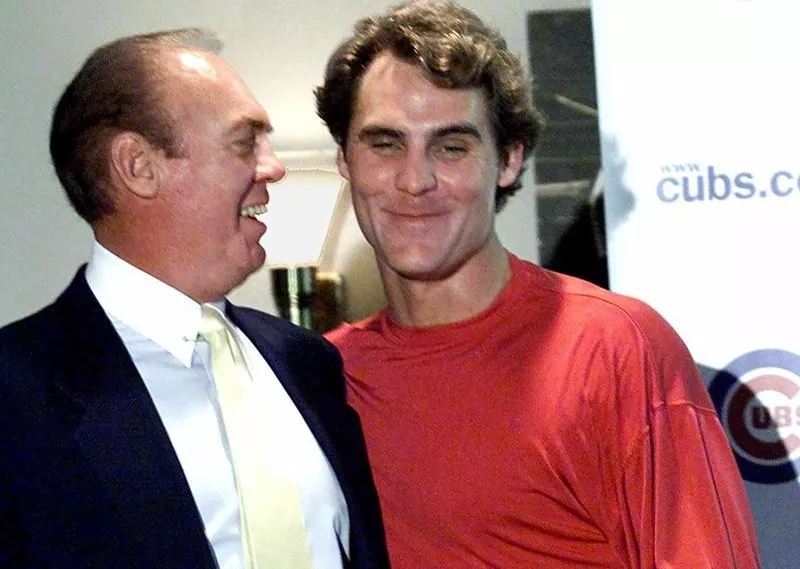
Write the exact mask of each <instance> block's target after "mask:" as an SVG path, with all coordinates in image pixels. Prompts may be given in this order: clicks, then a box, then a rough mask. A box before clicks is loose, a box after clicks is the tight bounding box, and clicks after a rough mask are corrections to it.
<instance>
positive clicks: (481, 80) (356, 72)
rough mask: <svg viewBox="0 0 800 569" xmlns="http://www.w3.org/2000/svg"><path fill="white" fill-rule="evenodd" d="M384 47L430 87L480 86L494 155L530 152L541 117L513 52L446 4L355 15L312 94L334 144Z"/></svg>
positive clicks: (503, 198) (501, 196) (504, 197)
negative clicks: (413, 67) (420, 74)
mask: <svg viewBox="0 0 800 569" xmlns="http://www.w3.org/2000/svg"><path fill="white" fill-rule="evenodd" d="M387 51H388V52H391V53H392V54H394V55H395V56H397V57H399V58H401V59H403V60H405V61H408V62H409V63H413V64H414V65H417V66H418V67H420V68H421V69H422V70H423V71H424V72H425V73H426V75H427V76H428V78H429V79H430V80H431V82H432V83H433V84H434V85H436V86H438V87H443V88H447V89H465V88H478V89H481V90H482V91H483V93H484V95H485V98H486V103H487V110H488V112H489V116H490V118H491V124H492V128H493V130H494V134H495V138H496V142H497V149H498V152H499V153H500V155H501V156H504V155H505V152H506V150H507V149H509V148H510V147H511V146H513V145H515V144H517V143H521V144H522V147H523V156H524V159H525V160H527V159H528V158H529V157H530V155H531V154H532V152H533V150H534V147H535V146H536V142H537V140H538V137H539V133H540V132H541V129H542V127H543V120H542V117H541V114H540V113H539V111H538V110H537V109H536V108H535V107H534V105H533V99H532V95H531V91H532V89H531V84H530V83H529V81H528V80H527V79H526V77H525V73H524V71H523V67H522V64H521V62H520V59H519V57H517V56H516V55H514V54H512V53H511V52H510V51H509V50H508V47H507V45H506V42H505V40H504V39H503V37H502V36H501V35H500V33H499V32H498V31H497V30H495V29H493V28H491V27H489V26H487V25H486V24H485V23H484V22H483V21H482V20H481V19H480V18H479V17H478V16H477V15H476V14H475V13H474V12H472V11H470V10H468V9H466V8H464V7H462V6H459V5H457V4H455V3H454V2H442V3H439V2H425V1H418V0H413V1H411V2H406V3H403V4H400V5H398V6H396V7H395V8H393V9H391V10H390V11H389V12H387V13H386V14H384V15H380V16H372V17H367V18H364V19H362V20H359V21H358V22H357V23H356V25H355V28H354V33H353V35H352V36H351V37H350V38H348V39H347V40H345V41H344V42H343V43H342V44H341V45H339V47H338V48H337V49H336V51H335V52H334V53H333V54H332V55H331V57H330V59H329V60H328V64H327V67H326V70H325V81H324V84H323V85H322V86H320V87H318V88H316V89H315V90H314V95H315V97H316V101H317V114H318V115H319V117H320V118H321V119H322V120H323V121H324V122H325V124H326V125H327V127H328V130H329V131H330V133H331V135H332V136H333V139H334V140H335V141H336V143H337V144H338V145H339V146H340V147H341V148H342V149H344V148H345V146H346V143H347V132H348V129H349V127H350V120H351V118H352V113H353V105H354V102H355V97H356V95H357V91H358V88H359V85H360V83H361V78H362V77H363V75H364V72H365V71H366V70H367V68H368V67H369V65H370V64H371V63H372V61H373V60H374V59H375V58H376V56H377V55H378V54H380V53H382V52H387ZM522 172H523V170H521V171H520V174H519V176H518V177H517V179H516V180H514V182H513V183H512V184H510V185H509V186H506V187H498V188H497V192H496V195H495V209H496V210H497V211H500V210H501V209H502V208H503V206H504V205H505V203H506V202H507V201H508V198H510V197H511V196H512V195H514V193H516V191H517V190H519V188H520V187H522V182H521V177H522Z"/></svg>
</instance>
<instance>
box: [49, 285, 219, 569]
mask: <svg viewBox="0 0 800 569" xmlns="http://www.w3.org/2000/svg"><path fill="white" fill-rule="evenodd" d="M55 306H56V309H57V310H58V311H60V314H59V316H60V318H59V322H63V323H64V326H65V328H66V329H65V330H63V334H62V336H63V338H65V339H66V340H65V341H64V343H63V345H62V349H61V352H62V354H61V356H62V358H63V361H64V366H63V368H62V369H63V375H61V376H60V378H59V380H58V384H59V387H60V389H61V390H63V392H65V393H66V394H67V395H68V396H69V397H71V398H72V399H73V400H74V401H76V402H77V403H79V404H80V405H81V406H82V407H83V409H84V413H83V417H82V420H81V421H80V423H79V425H78V427H77V428H76V430H75V440H76V442H77V444H78V446H79V448H80V449H81V451H82V452H83V454H84V456H85V457H86V460H87V461H88V462H89V463H90V464H91V466H92V468H93V469H94V470H95V472H96V473H97V475H98V477H99V479H100V480H101V481H102V483H103V486H104V489H105V491H106V492H107V493H108V495H109V496H110V497H111V500H112V501H113V502H114V503H115V504H116V505H117V506H118V508H119V511H120V512H121V514H122V516H121V517H122V518H123V519H125V520H126V522H128V523H127V525H128V530H129V531H130V532H131V534H132V535H133V536H134V537H135V539H136V540H137V541H138V542H139V543H140V544H141V546H142V549H143V550H144V551H146V552H147V553H148V554H149V556H150V557H151V560H152V562H153V566H163V567H172V566H175V567H178V566H193V567H214V562H213V559H212V557H211V555H210V548H209V545H208V541H207V539H206V538H205V534H204V531H203V523H202V520H201V519H200V515H199V513H198V511H197V508H196V506H195V503H194V500H193V498H192V495H191V491H190V489H189V486H188V483H187V482H186V479H185V477H184V475H183V470H182V469H181V466H180V463H179V462H178V458H177V456H176V454H175V452H174V450H173V448H172V445H171V443H170V441H169V437H168V435H167V433H166V430H165V429H164V427H163V424H162V423H161V419H160V418H159V416H158V412H157V411H156V408H155V406H154V405H153V403H152V400H151V399H150V395H149V393H148V392H147V389H146V387H145V385H144V382H143V381H142V379H141V377H140V376H139V374H138V371H137V370H136V367H135V365H134V364H133V361H132V360H131V358H130V356H129V354H128V352H127V350H126V348H125V346H124V344H123V343H122V341H121V340H120V339H119V336H118V335H117V333H116V330H115V329H114V327H113V325H112V324H111V322H110V321H109V320H108V318H107V316H106V315H105V313H104V312H103V310H102V308H101V307H100V305H99V304H98V303H97V301H96V299H95V298H94V296H93V295H92V293H91V291H90V289H89V287H88V285H87V284H86V281H85V278H84V275H83V270H81V271H80V272H79V273H78V275H77V276H76V278H75V280H74V281H73V282H72V284H71V285H70V287H69V288H68V289H67V290H66V291H65V292H64V294H63V295H62V296H61V297H60V298H59V299H58V300H57V301H56V304H55Z"/></svg>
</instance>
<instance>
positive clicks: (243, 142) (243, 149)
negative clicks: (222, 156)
mask: <svg viewBox="0 0 800 569" xmlns="http://www.w3.org/2000/svg"><path fill="white" fill-rule="evenodd" d="M233 146H234V149H235V150H236V152H237V153H238V154H251V153H252V152H253V151H254V150H255V148H256V138H255V137H254V136H250V137H247V138H242V139H239V140H237V141H235V142H234V143H233Z"/></svg>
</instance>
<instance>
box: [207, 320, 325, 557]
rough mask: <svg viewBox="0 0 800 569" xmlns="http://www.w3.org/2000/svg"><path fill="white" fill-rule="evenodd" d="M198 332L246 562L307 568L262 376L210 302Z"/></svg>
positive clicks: (292, 488) (299, 518) (298, 514)
mask: <svg viewBox="0 0 800 569" xmlns="http://www.w3.org/2000/svg"><path fill="white" fill-rule="evenodd" d="M200 336H201V337H202V338H203V339H205V340H206V342H208V345H209V348H210V352H211V373H212V375H213V376H214V384H215V386H216V390H217V396H218V397H219V406H220V409H221V410H222V420H223V422H224V424H225V432H226V434H227V437H228V444H229V446H230V450H231V456H232V459H233V467H234V473H235V477H236V487H237V491H238V494H239V512H240V516H241V526H242V541H243V545H244V553H245V563H246V567H247V569H311V567H312V564H311V554H310V552H309V546H308V535H307V533H306V529H305V524H304V522H303V514H302V510H301V508H300V500H299V498H298V494H297V487H296V485H295V484H294V481H293V480H292V479H291V477H290V476H289V475H287V474H286V469H285V468H279V467H277V466H276V464H275V462H274V461H275V453H274V452H272V444H271V443H270V442H269V441H270V440H271V439H272V438H273V437H275V436H279V433H275V432H270V427H269V426H268V424H267V422H266V421H265V405H264V403H263V401H264V400H265V398H266V397H267V395H266V393H265V392H264V385H263V382H261V381H254V380H253V377H252V376H251V375H250V371H249V370H248V368H247V363H246V362H245V359H244V356H243V354H242V351H241V349H240V348H239V344H238V342H237V341H236V338H235V336H234V335H233V330H232V329H231V327H230V324H229V323H228V321H227V320H226V318H225V316H224V315H223V314H222V313H221V312H220V311H219V310H218V309H217V308H215V307H214V306H211V305H203V318H202V323H201V326H200ZM273 430H274V429H273Z"/></svg>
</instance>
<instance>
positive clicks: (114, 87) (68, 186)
mask: <svg viewBox="0 0 800 569" xmlns="http://www.w3.org/2000/svg"><path fill="white" fill-rule="evenodd" d="M170 48H188V49H196V50H200V51H207V52H211V53H219V51H221V49H222V43H221V42H220V41H219V39H218V38H217V37H216V36H215V35H214V34H213V32H210V31H208V30H203V29H197V28H184V29H177V30H168V31H163V32H154V33H150V34H141V35H136V36H129V37H124V38H121V39H118V40H115V41H112V42H110V43H108V44H105V45H103V46H101V47H99V48H97V49H96V50H95V51H94V52H93V53H92V54H91V55H90V56H89V58H88V59H87V60H86V62H85V63H84V64H83V66H82V67H81V69H80V70H79V71H78V73H77V74H76V75H75V77H74V78H73V79H72V81H71V82H70V83H69V85H67V87H66V89H65V90H64V93H63V94H62V95H61V98H60V99H59V100H58V103H57V104H56V106H55V109H54V110H53V119H52V125H51V128H50V157H51V159H52V161H53V166H54V168H55V171H56V174H57V176H58V179H59V180H60V182H61V185H62V186H64V189H65V190H66V193H67V197H68V198H69V201H70V203H71V204H72V207H73V208H74V209H75V211H76V212H78V215H80V216H81V217H82V218H83V219H85V220H86V221H87V222H89V223H93V222H95V221H97V220H98V219H100V218H101V217H102V216H104V215H106V214H109V213H112V212H114V209H115V205H114V203H115V202H114V195H113V191H112V188H111V186H110V182H109V178H108V174H109V173H108V166H107V163H106V156H107V148H108V143H109V141H110V140H111V138H112V137H113V136H114V134H116V133H117V132H120V131H131V132H137V133H139V134H141V135H142V136H144V137H145V138H146V139H147V141H148V142H150V144H152V145H153V146H155V147H157V148H160V149H161V150H163V151H164V152H165V153H166V154H167V156H176V155H178V153H179V150H180V148H179V141H178V139H177V132H176V128H175V124H174V120H173V118H172V114H171V112H170V110H169V109H168V108H167V105H166V103H165V101H164V96H163V93H162V92H163V91H164V83H165V82H166V81H168V80H169V77H168V76H167V75H165V72H164V70H163V69H161V68H160V67H159V65H158V63H156V62H157V61H158V57H157V56H158V54H159V52H160V51H161V50H164V49H170Z"/></svg>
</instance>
